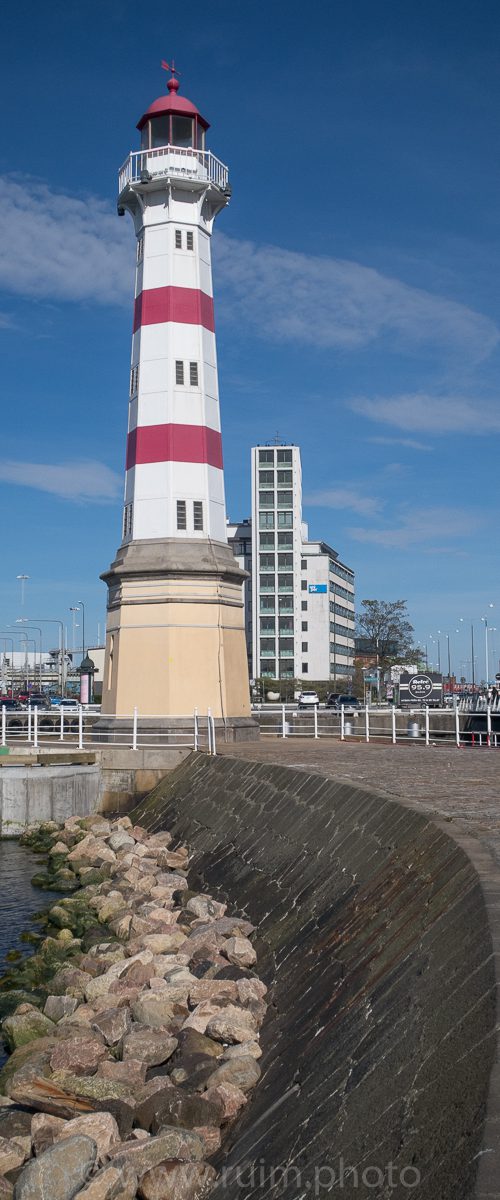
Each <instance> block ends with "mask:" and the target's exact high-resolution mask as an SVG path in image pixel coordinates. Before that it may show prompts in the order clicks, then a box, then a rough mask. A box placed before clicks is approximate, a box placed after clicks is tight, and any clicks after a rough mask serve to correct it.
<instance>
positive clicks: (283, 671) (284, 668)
mask: <svg viewBox="0 0 500 1200" xmlns="http://www.w3.org/2000/svg"><path fill="white" fill-rule="evenodd" d="M280 679H293V659H292V660H291V662H290V661H287V660H286V659H284V661H283V662H280Z"/></svg>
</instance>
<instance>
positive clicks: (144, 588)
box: [99, 59, 256, 740]
mask: <svg viewBox="0 0 500 1200" xmlns="http://www.w3.org/2000/svg"><path fill="white" fill-rule="evenodd" d="M162 67H163V69H164V70H165V71H167V72H170V74H171V78H167V94H166V95H165V93H163V95H161V96H158V97H157V99H156V100H154V101H153V103H152V104H151V105H150V106H149V108H148V109H147V111H146V112H145V113H144V114H143V116H142V117H141V119H140V121H139V123H138V129H139V130H140V135H141V148H140V150H133V151H132V152H131V153H130V154H129V156H128V159H127V161H126V163H125V164H124V166H123V167H122V169H121V171H120V179H119V195H118V213H119V214H120V215H124V213H125V212H128V213H129V214H130V216H131V217H132V220H133V223H134V233H135V240H136V281H135V289H134V322H133V336H132V353H131V359H130V383H129V396H128V397H127V404H126V408H127V410H128V438H127V454H126V466H125V495H124V507H123V528H122V539H121V544H120V546H119V548H118V552H117V555H116V558H115V559H114V561H113V563H112V564H111V566H110V568H109V570H108V571H106V572H105V574H104V575H103V579H105V581H106V583H107V585H108V589H109V591H108V622H107V635H106V665H105V672H104V686H103V703H102V713H101V728H100V733H99V736H102V737H104V739H106V738H108V737H113V736H115V735H116V730H117V729H119V728H120V719H121V718H120V716H119V714H121V713H132V712H133V710H134V708H135V709H136V710H137V713H138V715H139V717H140V718H141V720H142V719H147V720H150V719H152V718H150V717H149V716H148V714H151V713H153V714H155V716H154V722H155V728H162V729H168V728H173V729H178V723H179V721H181V723H182V721H184V720H185V717H184V716H182V715H181V716H179V714H186V713H188V714H194V712H195V709H197V710H198V712H199V713H200V714H201V713H205V714H206V713H210V716H211V720H215V723H216V724H217V722H219V723H220V727H221V729H223V730H224V737H225V738H226V740H229V739H231V738H237V737H241V736H244V737H249V736H252V735H254V734H255V732H256V726H255V724H254V722H253V720H252V718H251V715H250V696H249V685H248V666H247V655H246V645H245V628H244V602H243V595H242V583H243V581H244V579H245V577H246V576H245V572H244V571H242V570H241V568H240V567H239V565H238V564H237V562H236V560H235V558H234V555H233V552H232V550H231V549H230V547H229V545H228V541H227V528H226V510H225V499H224V471H223V463H222V439H221V427H220V410H219V392H218V380H217V352H216V344H215V324H214V303H213V286H212V270H211V254H210V242H211V235H212V229H213V224H214V221H215V218H216V217H217V215H218V213H220V212H222V210H223V209H224V208H225V207H226V205H227V203H228V201H229V197H230V195H231V187H230V184H229V180H228V170H227V167H226V166H225V165H224V163H221V162H219V160H218V159H217V158H215V156H214V155H213V154H212V152H211V151H210V150H208V149H207V147H206V140H205V139H206V133H207V130H208V128H209V125H208V121H206V120H205V118H204V117H203V116H202V114H201V113H200V112H199V110H198V108H197V107H196V105H195V104H193V103H192V101H191V100H189V99H188V98H187V96H180V95H179V81H178V78H177V76H178V75H179V72H178V70H177V68H176V66H175V62H174V60H173V59H171V61H170V63H168V62H166V61H165V60H163V62H162Z"/></svg>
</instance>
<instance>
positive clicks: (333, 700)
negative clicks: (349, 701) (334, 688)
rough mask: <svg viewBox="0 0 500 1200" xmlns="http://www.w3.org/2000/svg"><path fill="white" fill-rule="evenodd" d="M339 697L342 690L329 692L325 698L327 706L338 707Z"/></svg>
mask: <svg viewBox="0 0 500 1200" xmlns="http://www.w3.org/2000/svg"><path fill="white" fill-rule="evenodd" d="M339 699H340V692H329V693H328V695H327V697H326V700H325V708H336V707H337V700H339Z"/></svg>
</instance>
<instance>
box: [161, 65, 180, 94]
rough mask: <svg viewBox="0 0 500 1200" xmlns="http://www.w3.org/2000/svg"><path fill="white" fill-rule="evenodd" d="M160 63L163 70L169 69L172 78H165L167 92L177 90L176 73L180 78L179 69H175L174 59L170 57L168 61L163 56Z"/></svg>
mask: <svg viewBox="0 0 500 1200" xmlns="http://www.w3.org/2000/svg"><path fill="white" fill-rule="evenodd" d="M161 65H162V67H163V70H164V71H171V73H172V78H171V79H167V87H168V90H169V92H177V91H178V90H179V80H178V79H176V78H175V76H176V75H178V76H179V78H180V71H178V70H177V67H176V65H175V59H172V62H171V63H168V62H167V61H166V59H164V58H163V59H162V63H161Z"/></svg>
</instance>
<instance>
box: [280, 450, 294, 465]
mask: <svg viewBox="0 0 500 1200" xmlns="http://www.w3.org/2000/svg"><path fill="white" fill-rule="evenodd" d="M277 455H278V463H291V461H292V451H291V450H278V451H277Z"/></svg>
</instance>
